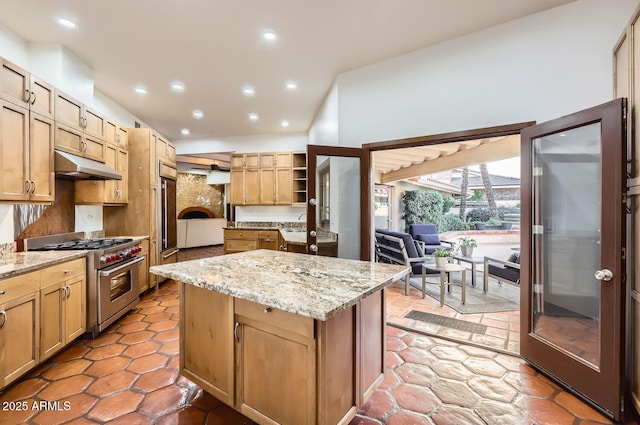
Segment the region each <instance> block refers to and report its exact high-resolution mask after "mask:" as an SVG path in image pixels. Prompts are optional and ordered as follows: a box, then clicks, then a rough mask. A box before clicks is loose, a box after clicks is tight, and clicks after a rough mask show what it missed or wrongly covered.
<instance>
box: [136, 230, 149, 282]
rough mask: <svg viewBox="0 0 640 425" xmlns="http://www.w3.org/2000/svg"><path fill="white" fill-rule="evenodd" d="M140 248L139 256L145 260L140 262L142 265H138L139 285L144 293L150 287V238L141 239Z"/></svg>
mask: <svg viewBox="0 0 640 425" xmlns="http://www.w3.org/2000/svg"><path fill="white" fill-rule="evenodd" d="M140 248H142V251H140V252H139V253H138V257H142V258H143V260H142V261H141V262H140V267H138V285H139V293H141V294H142V293H143V292H144V291H146V290H147V289H149V240H148V239H145V240H143V241H141V242H140Z"/></svg>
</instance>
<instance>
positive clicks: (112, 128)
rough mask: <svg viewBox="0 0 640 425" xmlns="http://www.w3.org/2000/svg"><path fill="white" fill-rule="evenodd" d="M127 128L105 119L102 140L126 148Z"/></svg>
mask: <svg viewBox="0 0 640 425" xmlns="http://www.w3.org/2000/svg"><path fill="white" fill-rule="evenodd" d="M127 134H128V130H127V128H125V127H124V126H122V125H120V124H118V123H117V122H115V121H111V120H107V121H106V123H105V126H104V140H105V141H106V142H107V143H111V144H112V145H115V146H117V147H119V148H122V149H126V148H127V146H128V141H129V139H128V137H127Z"/></svg>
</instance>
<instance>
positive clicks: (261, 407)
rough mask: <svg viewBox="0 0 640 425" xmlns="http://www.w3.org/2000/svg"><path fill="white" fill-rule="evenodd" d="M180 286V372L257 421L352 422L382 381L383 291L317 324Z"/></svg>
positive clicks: (215, 294)
mask: <svg viewBox="0 0 640 425" xmlns="http://www.w3.org/2000/svg"><path fill="white" fill-rule="evenodd" d="M180 285H181V289H182V294H183V296H182V297H181V309H180V314H181V318H180V373H181V374H182V375H183V376H185V377H186V378H188V379H189V380H191V381H193V382H195V383H196V384H198V385H200V386H201V387H202V388H203V389H204V390H205V391H207V392H208V393H210V394H211V395H213V396H214V397H216V398H218V399H219V400H221V401H222V402H224V403H225V404H227V405H229V406H231V407H233V408H234V409H236V410H237V411H239V412H241V413H242V414H244V415H245V416H247V417H249V418H250V419H252V420H254V421H256V422H258V423H268V424H296V425H298V424H321V425H324V424H326V425H328V424H331V425H334V424H338V423H340V424H346V423H349V421H350V420H351V419H352V418H353V417H354V416H355V414H356V412H357V410H358V409H360V408H361V407H362V405H363V404H364V403H365V402H366V401H367V399H368V398H369V397H370V396H371V394H372V393H373V391H374V390H375V388H376V387H377V386H378V385H379V383H380V382H381V381H382V378H383V372H384V353H385V344H384V341H385V322H384V295H383V292H382V291H379V292H377V293H375V294H372V295H371V296H370V297H366V298H365V299H363V300H361V301H359V302H358V303H357V304H356V305H354V306H353V307H351V308H349V309H345V310H344V311H342V312H340V313H339V314H338V315H336V316H334V317H332V318H331V319H328V320H327V321H318V320H314V319H311V318H308V317H304V316H300V315H297V314H294V313H290V312H286V311H282V310H278V309H275V308H271V307H267V306H265V305H261V304H258V303H254V302H250V301H247V300H243V299H239V298H233V297H230V296H228V295H223V294H220V293H217V292H215V291H210V290H208V289H205V288H200V287H196V286H193V285H190V284H185V283H180Z"/></svg>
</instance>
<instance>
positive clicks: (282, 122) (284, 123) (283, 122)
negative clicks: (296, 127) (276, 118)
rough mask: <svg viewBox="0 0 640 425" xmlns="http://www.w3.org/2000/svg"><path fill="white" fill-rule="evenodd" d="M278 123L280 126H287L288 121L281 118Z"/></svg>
mask: <svg viewBox="0 0 640 425" xmlns="http://www.w3.org/2000/svg"><path fill="white" fill-rule="evenodd" d="M280 125H281V126H282V127H289V121H287V120H282V121H280Z"/></svg>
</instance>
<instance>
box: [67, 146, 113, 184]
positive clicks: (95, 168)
mask: <svg viewBox="0 0 640 425" xmlns="http://www.w3.org/2000/svg"><path fill="white" fill-rule="evenodd" d="M55 162H56V163H55V170H56V177H63V178H70V179H74V180H122V175H121V174H120V173H118V172H117V171H116V170H114V169H113V168H111V167H109V166H107V165H105V164H103V163H102V162H98V161H94V160H93V159H88V158H83V157H81V156H77V155H73V154H70V153H67V152H61V151H55Z"/></svg>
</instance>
